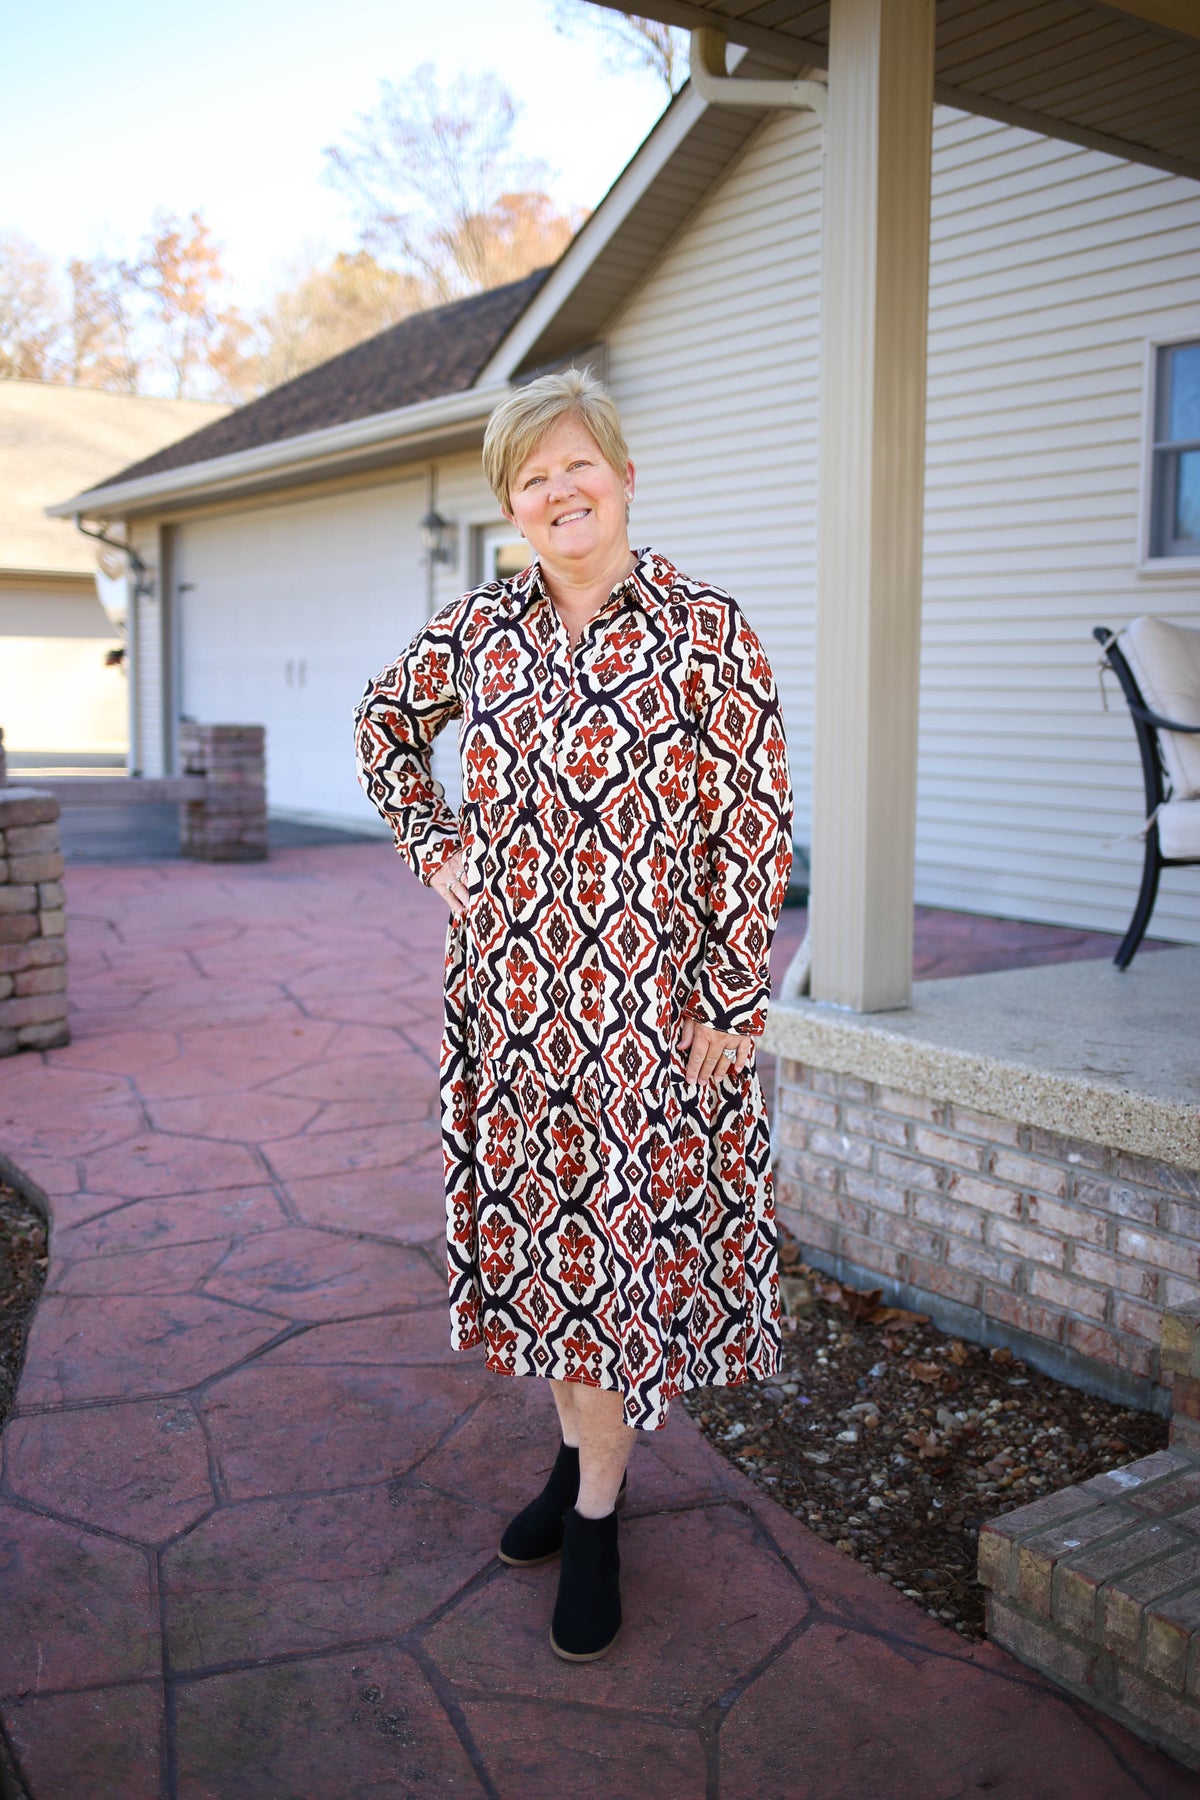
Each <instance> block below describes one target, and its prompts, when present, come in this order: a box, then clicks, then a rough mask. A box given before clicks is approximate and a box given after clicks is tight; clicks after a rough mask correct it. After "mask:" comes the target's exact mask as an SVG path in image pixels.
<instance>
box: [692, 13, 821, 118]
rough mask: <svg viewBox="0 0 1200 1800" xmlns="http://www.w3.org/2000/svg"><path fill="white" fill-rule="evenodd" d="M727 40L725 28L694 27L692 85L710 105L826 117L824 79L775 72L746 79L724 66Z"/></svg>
mask: <svg viewBox="0 0 1200 1800" xmlns="http://www.w3.org/2000/svg"><path fill="white" fill-rule="evenodd" d="M727 42H728V40H727V38H726V36H725V33H724V32H723V31H713V30H711V29H710V27H708V26H706V25H705V26H701V28H700V29H699V30H698V31H693V33H692V41H691V46H690V49H689V53H688V54H689V59H690V64H691V71H690V72H691V78H692V86H693V87H694V88H695V90H696V92H697V93H698V94H699V96H700V98H701V99H702V100H704V101H706V102H707V103H708V105H709V106H748V107H754V108H758V109H760V110H762V111H765V112H771V111H776V110H784V111H788V112H813V113H816V115H817V117H818V118H819V119H821V120H824V118H825V106H826V102H827V100H828V98H829V95H828V91H827V89H826V86H825V83H824V82H823V81H814V80H811V79H810V78H809V77H807V76H798V77H796V78H794V79H793V78H790V77H787V76H776V77H774V78H768V79H767V80H765V81H749V80H746V81H743V80H742V78H741V77H740V76H738V75H729V74H727V73H726V67H725V48H726V44H727Z"/></svg>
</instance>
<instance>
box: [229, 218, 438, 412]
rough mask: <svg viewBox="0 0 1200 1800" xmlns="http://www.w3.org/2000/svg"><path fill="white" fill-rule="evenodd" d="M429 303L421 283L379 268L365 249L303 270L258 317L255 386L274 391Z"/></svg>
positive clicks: (409, 277) (426, 292) (427, 295)
mask: <svg viewBox="0 0 1200 1800" xmlns="http://www.w3.org/2000/svg"><path fill="white" fill-rule="evenodd" d="M428 304H429V293H428V290H427V288H426V286H425V284H424V282H422V281H421V280H420V279H419V278H418V277H416V276H414V275H401V274H398V273H397V272H396V271H395V270H394V269H385V268H383V267H382V265H381V264H380V263H379V262H377V261H376V259H375V258H374V257H373V256H372V255H371V254H370V252H369V251H367V250H359V251H357V252H352V253H350V254H347V253H345V252H341V253H339V254H338V255H337V256H335V257H334V259H333V261H332V262H331V263H330V264H329V265H328V267H326V268H323V269H322V268H312V267H310V268H308V269H305V270H304V271H303V272H302V273H299V274H298V275H297V276H296V277H295V279H294V281H293V282H292V284H291V285H290V286H289V287H287V288H284V289H282V290H281V291H280V292H279V293H277V294H276V295H275V298H274V299H273V300H272V302H271V304H270V305H269V306H268V307H267V308H266V309H265V310H264V311H263V313H262V314H261V315H260V317H259V320H258V340H259V346H260V348H259V360H258V369H257V385H258V386H259V388H260V389H263V390H265V389H266V388H273V387H278V386H279V384H280V382H283V381H290V380H291V379H292V378H293V376H295V375H301V374H303V373H304V371H305V370H306V369H312V368H315V367H316V365H317V364H318V363H323V362H327V361H328V360H329V358H330V357H331V356H337V355H338V354H339V353H340V352H341V351H343V350H349V349H350V348H351V347H352V346H353V345H354V344H360V343H362V342H363V340H364V339H365V338H369V337H374V336H375V334H376V332H379V331H385V330H386V329H387V327H388V326H389V325H395V324H397V323H398V322H399V321H400V320H401V319H404V318H407V317H408V315H409V314H410V313H414V312H420V310H421V309H422V307H425V306H428Z"/></svg>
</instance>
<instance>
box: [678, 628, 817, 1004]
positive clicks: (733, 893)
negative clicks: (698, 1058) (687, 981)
mask: <svg viewBox="0 0 1200 1800" xmlns="http://www.w3.org/2000/svg"><path fill="white" fill-rule="evenodd" d="M696 616H697V618H698V621H699V629H698V631H697V635H696V645H695V651H694V660H693V664H692V672H693V684H692V701H693V705H694V707H695V710H696V715H697V719H698V723H699V728H700V732H699V761H698V768H697V788H698V801H699V808H700V823H701V828H702V831H703V833H704V837H705V842H704V844H703V846H702V853H705V852H706V855H707V867H706V869H704V871H703V873H702V886H705V887H706V889H707V893H706V913H707V925H706V931H705V943H704V957H703V962H702V965H701V969H700V972H699V976H698V979H697V983H696V987H695V990H694V992H693V993H692V995H691V997H690V998H689V1000H688V1003H687V1005H686V1007H685V1008H684V1012H685V1016H687V1017H691V1018H696V1019H702V1020H703V1021H705V1023H707V1024H709V1025H712V1026H713V1027H714V1028H715V1029H716V1030H718V1031H738V1032H744V1033H749V1034H750V1035H752V1036H755V1037H757V1036H758V1035H759V1034H760V1033H761V1032H762V1030H763V1028H764V1026H765V1024H766V1018H767V1001H768V998H769V996H770V964H769V958H770V949H771V940H772V938H773V937H774V935H775V926H776V924H777V923H778V920H779V914H780V910H781V909H782V906H783V901H784V896H785V894H786V893H787V885H788V880H789V877H790V875H791V869H792V787H791V778H790V776H789V773H788V760H787V741H786V739H785V737H784V730H783V719H782V716H781V713H780V708H779V698H778V695H777V693H776V690H775V681H774V677H773V676H772V674H771V666H770V664H769V663H768V661H767V658H766V655H765V653H764V651H763V648H762V645H761V644H760V643H759V641H758V638H757V637H756V636H755V633H754V632H753V630H752V629H751V627H750V625H749V624H748V623H747V621H746V619H745V617H744V616H743V614H742V612H741V610H740V609H739V607H738V606H737V604H736V602H735V601H733V600H731V599H730V598H729V597H728V596H727V595H721V596H719V597H718V598H717V599H716V600H712V601H710V600H707V599H706V600H705V601H704V602H703V603H701V604H700V605H699V606H698V607H697V613H696Z"/></svg>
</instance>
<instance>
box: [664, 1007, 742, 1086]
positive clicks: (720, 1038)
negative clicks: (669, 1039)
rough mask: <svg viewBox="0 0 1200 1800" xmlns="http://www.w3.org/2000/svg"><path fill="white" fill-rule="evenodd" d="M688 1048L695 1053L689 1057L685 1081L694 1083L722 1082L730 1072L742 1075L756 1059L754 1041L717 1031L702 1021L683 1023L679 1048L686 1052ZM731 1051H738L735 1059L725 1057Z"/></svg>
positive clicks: (689, 1020)
mask: <svg viewBox="0 0 1200 1800" xmlns="http://www.w3.org/2000/svg"><path fill="white" fill-rule="evenodd" d="M689 1044H690V1045H691V1052H692V1053H691V1055H690V1056H689V1057H688V1063H687V1076H686V1078H687V1080H688V1081H692V1082H696V1081H720V1079H721V1077H722V1076H723V1075H728V1074H729V1073H730V1071H731V1070H732V1071H733V1072H734V1073H736V1074H739V1075H740V1074H741V1072H742V1070H743V1069H744V1068H745V1067H746V1064H747V1063H748V1062H749V1061H750V1058H751V1057H752V1056H753V1055H754V1039H753V1038H752V1037H743V1036H742V1035H741V1033H740V1032H737V1031H714V1029H713V1027H712V1026H711V1025H706V1024H705V1023H704V1021H703V1020H702V1019H685V1020H684V1021H683V1030H682V1031H681V1032H680V1033H679V1047H680V1049H681V1050H686V1049H687V1048H688V1046H689ZM731 1049H732V1050H736V1051H737V1055H736V1056H727V1055H726V1054H725V1052H726V1051H727V1050H731Z"/></svg>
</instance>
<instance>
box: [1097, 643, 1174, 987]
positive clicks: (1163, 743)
mask: <svg viewBox="0 0 1200 1800" xmlns="http://www.w3.org/2000/svg"><path fill="white" fill-rule="evenodd" d="M1092 636H1093V637H1094V638H1095V639H1096V641H1097V643H1098V644H1100V646H1101V648H1102V650H1103V652H1104V655H1103V658H1102V660H1101V665H1100V667H1101V672H1102V673H1103V670H1104V667H1105V665H1106V664H1107V666H1108V667H1109V668H1110V669H1111V670H1112V672H1113V674H1114V675H1115V676H1116V678H1117V680H1118V681H1119V682H1120V684H1121V691H1122V692H1123V693H1124V695H1125V699H1126V701H1127V702H1128V704H1129V711H1130V713H1131V715H1132V717H1133V729H1134V732H1135V734H1136V736H1137V743H1138V750H1139V751H1140V752H1141V758H1142V780H1143V782H1144V783H1145V788H1146V823H1145V825H1144V826H1143V828H1142V836H1143V837H1144V839H1145V843H1146V858H1145V862H1144V863H1143V865H1142V887H1141V892H1140V893H1139V894H1138V898H1137V905H1136V906H1135V907H1134V910H1133V918H1132V919H1131V920H1130V922H1129V930H1128V931H1127V932H1126V933H1125V937H1124V939H1123V940H1122V943H1121V947H1120V949H1119V950H1118V951H1117V954H1116V956H1115V957H1114V958H1113V961H1114V962H1115V963H1116V965H1117V967H1118V969H1127V968H1128V967H1129V965H1130V963H1131V962H1132V961H1133V958H1134V955H1135V953H1136V951H1137V947H1138V945H1139V944H1140V943H1141V941H1142V939H1143V937H1144V936H1145V935H1146V927H1147V926H1148V925H1149V923H1150V915H1151V913H1152V912H1153V911H1154V902H1155V900H1156V899H1157V897H1158V878H1159V876H1160V875H1161V873H1162V871H1163V870H1164V869H1173V868H1179V867H1182V866H1184V865H1185V864H1188V863H1200V631H1198V630H1194V629H1191V628H1189V627H1187V626H1184V625H1171V624H1168V622H1167V621H1166V620H1165V619H1154V618H1151V617H1149V616H1148V615H1146V614H1143V616H1142V617H1141V618H1139V619H1134V620H1133V621H1132V623H1131V624H1129V625H1127V626H1126V627H1125V629H1124V630H1123V631H1121V632H1113V631H1110V630H1109V629H1108V627H1107V626H1105V625H1097V626H1096V628H1095V630H1094V631H1093V632H1092Z"/></svg>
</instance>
